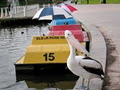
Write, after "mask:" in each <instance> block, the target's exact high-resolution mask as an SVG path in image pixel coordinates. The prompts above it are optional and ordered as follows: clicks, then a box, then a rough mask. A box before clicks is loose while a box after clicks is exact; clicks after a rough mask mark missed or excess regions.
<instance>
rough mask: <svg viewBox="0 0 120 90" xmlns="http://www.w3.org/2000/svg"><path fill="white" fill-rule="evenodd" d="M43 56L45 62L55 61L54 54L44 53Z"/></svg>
mask: <svg viewBox="0 0 120 90" xmlns="http://www.w3.org/2000/svg"><path fill="white" fill-rule="evenodd" d="M43 56H44V57H45V61H48V60H49V61H53V60H54V59H55V56H54V53H45V54H44V55H43Z"/></svg>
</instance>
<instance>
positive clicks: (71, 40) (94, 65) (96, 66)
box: [65, 30, 104, 89]
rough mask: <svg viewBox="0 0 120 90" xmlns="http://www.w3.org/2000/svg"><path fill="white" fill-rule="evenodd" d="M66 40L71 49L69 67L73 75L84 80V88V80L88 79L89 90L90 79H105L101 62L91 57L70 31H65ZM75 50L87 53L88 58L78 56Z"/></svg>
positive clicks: (68, 60)
mask: <svg viewBox="0 0 120 90" xmlns="http://www.w3.org/2000/svg"><path fill="white" fill-rule="evenodd" d="M65 38H66V39H67V41H68V44H69V47H70V55H69V57H68V59H67V67H68V69H69V70H70V71H71V72H72V73H73V74H75V75H77V76H80V77H82V78H83V81H82V86H84V79H87V80H88V83H87V89H89V82H90V79H92V78H100V79H103V78H104V72H103V68H102V65H101V63H100V62H98V61H97V60H95V59H93V58H91V57H90V53H89V52H88V51H87V50H86V49H85V48H84V47H83V46H82V45H81V44H80V43H79V42H78V41H77V40H76V39H75V37H74V36H73V34H72V33H71V32H70V31H69V30H66V31H65ZM75 48H76V49H77V50H79V51H83V52H85V53H86V56H76V54H75Z"/></svg>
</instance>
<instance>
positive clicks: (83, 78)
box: [82, 78, 85, 86]
mask: <svg viewBox="0 0 120 90" xmlns="http://www.w3.org/2000/svg"><path fill="white" fill-rule="evenodd" d="M84 81H85V79H84V78H83V80H82V86H84Z"/></svg>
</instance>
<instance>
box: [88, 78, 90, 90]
mask: <svg viewBox="0 0 120 90" xmlns="http://www.w3.org/2000/svg"><path fill="white" fill-rule="evenodd" d="M89 83H90V79H88V83H87V90H89Z"/></svg>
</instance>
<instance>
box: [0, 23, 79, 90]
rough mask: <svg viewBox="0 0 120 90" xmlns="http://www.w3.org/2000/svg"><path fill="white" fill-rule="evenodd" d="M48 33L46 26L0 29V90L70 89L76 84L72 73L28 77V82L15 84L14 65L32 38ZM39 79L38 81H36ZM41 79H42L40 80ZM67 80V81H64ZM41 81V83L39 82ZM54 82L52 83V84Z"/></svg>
mask: <svg viewBox="0 0 120 90" xmlns="http://www.w3.org/2000/svg"><path fill="white" fill-rule="evenodd" d="M48 32H49V30H48V26H47V25H42V26H41V25H36V26H27V27H17V28H10V27H8V28H2V29H0V88H1V89H5V90H13V89H14V90H25V89H26V88H29V89H30V90H32V89H33V90H35V89H45V90H46V89H47V90H48V89H51V88H52V89H55V90H56V89H72V88H73V87H74V85H75V82H76V79H77V78H76V77H74V75H73V74H72V73H68V74H64V73H63V74H55V75H54V74H43V75H40V76H38V77H36V76H32V75H23V76H21V78H22V77H29V78H30V79H29V80H21V81H19V82H16V73H15V66H14V63H15V62H16V61H17V60H19V59H20V58H21V57H22V56H23V55H24V54H25V52H26V48H27V46H29V45H30V44H31V42H32V38H33V36H42V35H43V34H45V35H47V34H48ZM38 78H39V79H38ZM40 78H42V79H40ZM66 78H68V79H66ZM41 80H42V81H41ZM53 81H54V82H53Z"/></svg>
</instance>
